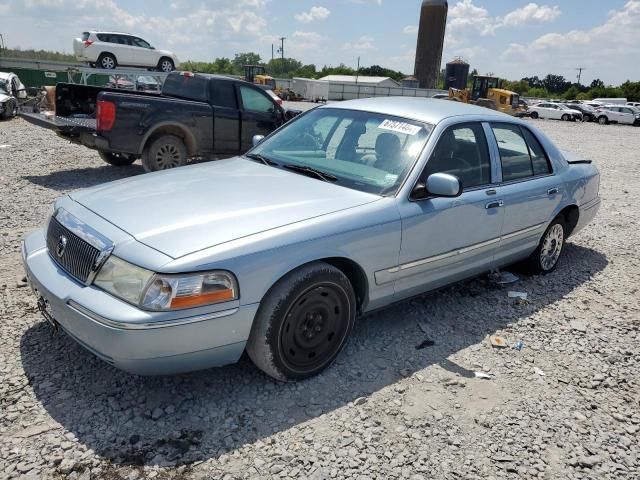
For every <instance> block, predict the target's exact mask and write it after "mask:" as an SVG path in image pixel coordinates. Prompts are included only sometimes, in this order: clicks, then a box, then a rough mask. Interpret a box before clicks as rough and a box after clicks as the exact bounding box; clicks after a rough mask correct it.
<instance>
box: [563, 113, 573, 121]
mask: <svg viewBox="0 0 640 480" xmlns="http://www.w3.org/2000/svg"><path fill="white" fill-rule="evenodd" d="M561 120H562V121H563V122H568V121H569V120H571V117H570V116H569V115H567V114H566V113H565V114H563V115H562V118H561Z"/></svg>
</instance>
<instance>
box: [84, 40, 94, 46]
mask: <svg viewBox="0 0 640 480" xmlns="http://www.w3.org/2000/svg"><path fill="white" fill-rule="evenodd" d="M83 43H84V46H85V47H88V46H89V45H91V44H93V40H85V41H84V42H83Z"/></svg>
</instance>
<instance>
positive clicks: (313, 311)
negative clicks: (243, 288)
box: [247, 262, 356, 381]
mask: <svg viewBox="0 0 640 480" xmlns="http://www.w3.org/2000/svg"><path fill="white" fill-rule="evenodd" d="M355 311H356V301H355V293H354V291H353V287H352V285H351V283H350V282H349V279H348V278H347V277H346V276H345V275H344V273H343V272H342V271H340V270H339V269H337V268H335V267H333V266H331V265H329V264H326V263H324V262H317V263H312V264H309V265H305V266H303V267H301V268H299V269H297V270H294V271H293V272H291V273H289V274H288V275H286V276H285V277H284V278H282V279H281V280H280V281H278V282H277V283H276V284H275V285H274V286H273V287H272V288H271V289H270V290H269V292H268V293H267V295H266V296H265V298H264V299H263V301H262V302H261V304H260V308H259V310H258V313H257V315H256V318H255V320H254V324H253V327H252V329H251V334H250V336H249V341H248V342H247V353H248V354H249V356H250V357H251V360H253V362H254V363H255V364H256V366H258V368H260V369H261V370H263V371H264V372H265V373H267V374H268V375H270V376H272V377H274V378H276V379H278V380H284V381H292V380H300V379H304V378H308V377H311V376H313V375H316V374H318V373H319V372H321V371H322V370H323V369H325V368H326V367H327V366H329V365H330V364H331V362H333V360H334V359H335V358H336V356H337V355H338V353H340V350H342V347H343V346H344V344H345V343H346V340H347V338H348V336H349V333H350V332H351V329H352V328H353V324H354V322H355Z"/></svg>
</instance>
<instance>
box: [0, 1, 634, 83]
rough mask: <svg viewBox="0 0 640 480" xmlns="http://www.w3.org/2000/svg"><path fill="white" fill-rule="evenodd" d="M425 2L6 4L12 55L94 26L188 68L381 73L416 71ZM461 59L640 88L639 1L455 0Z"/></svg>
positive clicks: (65, 44)
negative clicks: (292, 67) (226, 63)
mask: <svg viewBox="0 0 640 480" xmlns="http://www.w3.org/2000/svg"><path fill="white" fill-rule="evenodd" d="M421 3H422V2H421V1H420V0H172V1H171V0H170V1H167V2H161V1H152V0H127V1H123V0H0V33H1V34H2V35H3V37H4V42H5V44H6V46H8V47H18V46H19V47H21V48H35V49H49V50H58V51H65V52H72V40H73V38H75V37H78V36H80V34H81V32H82V31H84V30H87V29H91V28H95V29H105V30H106V29H113V30H117V31H125V32H129V33H133V34H136V35H139V36H141V37H142V38H144V39H146V40H148V41H149V42H150V43H151V44H152V45H154V46H155V47H156V48H160V49H168V50H171V51H173V52H175V53H176V54H177V55H178V58H179V59H180V60H201V61H208V60H212V59H214V58H216V57H231V58H233V55H234V54H235V53H238V52H249V51H253V52H257V53H259V54H260V55H261V56H262V59H263V60H268V59H270V58H271V45H272V44H276V47H277V45H278V44H279V40H278V38H279V37H286V40H285V42H284V50H285V56H287V57H293V58H296V59H298V60H300V61H301V62H303V63H304V64H309V63H314V64H316V66H318V67H320V68H321V67H322V66H324V65H332V66H336V65H339V64H340V63H344V64H346V65H349V66H352V67H355V66H356V64H357V59H358V57H360V64H361V65H362V66H369V65H375V64H378V65H382V66H385V67H389V68H393V69H394V70H401V71H402V72H405V73H407V74H412V73H413V66H414V59H415V47H416V40H417V24H418V19H419V15H420V5H421ZM456 56H461V57H462V58H463V59H465V60H466V61H467V62H469V63H470V64H471V67H472V68H476V69H477V70H478V71H479V72H480V73H484V74H486V73H493V74H494V75H497V76H500V77H502V78H507V79H510V80H517V79H520V78H522V77H526V76H533V75H537V76H539V77H544V76H545V75H546V74H548V73H554V74H559V75H563V76H564V77H566V78H567V79H569V80H575V79H576V75H577V71H576V69H577V68H578V67H583V68H584V70H583V72H582V79H581V80H582V81H581V83H583V84H585V83H586V84H588V83H590V82H591V81H592V80H593V79H595V78H600V79H601V80H603V81H604V82H605V83H606V84H613V85H617V84H620V83H622V82H624V81H625V80H632V81H639V80H640V61H639V60H640V0H555V1H554V0H550V1H548V2H547V1H542V2H529V1H520V0H506V1H505V0H502V1H498V0H449V11H448V17H447V28H446V36H445V42H444V52H443V64H444V63H446V62H447V61H450V60H452V59H453V58H454V57H456Z"/></svg>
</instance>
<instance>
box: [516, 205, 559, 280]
mask: <svg viewBox="0 0 640 480" xmlns="http://www.w3.org/2000/svg"><path fill="white" fill-rule="evenodd" d="M566 232H567V226H566V224H565V221H564V218H563V217H562V216H558V217H556V218H555V220H554V221H553V222H551V225H549V226H548V227H547V229H546V230H545V232H544V235H542V238H541V239H540V243H539V244H538V248H536V249H535V251H534V252H533V253H532V254H531V255H530V256H529V258H528V259H527V260H526V261H525V267H526V269H527V270H528V271H529V272H530V273H533V274H543V275H544V274H547V273H550V272H553V271H554V270H555V269H556V267H557V266H558V263H559V261H560V257H561V255H562V252H563V251H564V244H565V240H566V236H567V235H566Z"/></svg>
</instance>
